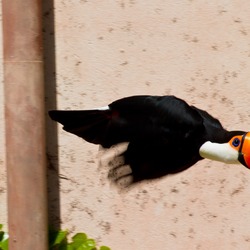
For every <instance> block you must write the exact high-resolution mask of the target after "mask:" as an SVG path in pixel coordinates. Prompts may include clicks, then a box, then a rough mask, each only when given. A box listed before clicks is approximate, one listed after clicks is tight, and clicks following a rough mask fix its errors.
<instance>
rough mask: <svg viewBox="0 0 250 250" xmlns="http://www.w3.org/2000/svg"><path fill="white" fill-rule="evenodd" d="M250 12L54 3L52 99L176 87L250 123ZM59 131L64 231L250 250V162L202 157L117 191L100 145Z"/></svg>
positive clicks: (118, 247)
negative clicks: (100, 161)
mask: <svg viewBox="0 0 250 250" xmlns="http://www.w3.org/2000/svg"><path fill="white" fill-rule="evenodd" d="M249 13H250V4H249V2H248V1H246V0H245V1H241V3H240V4H239V3H238V2H236V1H199V0H193V1H192V0H189V1H188V0H185V1H163V0H156V1H145V0H127V1H126V0H117V1H101V0H92V1H87V0H86V1H80V0H67V1H64V0H56V1H55V32H56V33H55V34H56V78H57V107H58V109H85V108H93V107H99V106H104V105H107V104H108V103H110V102H111V101H113V100H115V99H118V98H121V97H124V96H128V95H135V94H153V95H156V94H157V95H167V94H173V95H176V96H178V97H181V98H183V99H185V100H186V101H188V102H189V103H190V104H193V105H196V106H198V107H200V108H203V109H206V110H207V111H209V112H210V113H211V114H213V115H214V116H216V117H218V118H219V119H220V120H221V122H222V123H223V124H224V126H225V127H226V128H228V129H229V130H230V129H242V130H249V129H250V98H249V93H250V83H249V78H250V15H249ZM0 86H1V85H0ZM49 125H51V126H52V122H49ZM0 126H1V127H0V129H2V123H1V122H0ZM58 131H59V135H58V146H59V148H58V155H59V167H60V174H61V176H63V177H66V178H62V179H61V180H60V181H61V183H60V196H61V197H60V198H61V221H62V228H67V229H69V230H70V231H71V232H72V233H75V232H79V231H84V232H86V233H87V234H88V235H89V236H90V237H93V238H95V239H97V240H98V242H99V243H100V244H106V245H108V246H110V247H111V248H112V250H128V249H136V250H143V249H164V250H169V249H176V250H182V249H202V250H207V249H220V250H228V249H241V250H245V249H250V213H249V211H250V201H249V196H250V171H249V170H247V169H245V168H244V167H242V166H237V165H224V164H221V163H217V162H211V161H208V160H206V161H203V162H200V163H198V164H196V165H195V166H193V167H192V168H190V169H188V170H187V171H185V172H183V173H179V174H176V175H172V176H167V177H165V178H162V179H160V180H155V181H152V182H143V183H141V184H139V185H137V186H136V187H134V188H133V189H131V190H127V191H125V192H120V191H119V190H118V189H117V188H115V187H114V186H112V185H110V183H109V182H108V180H107V178H106V175H107V171H108V169H107V167H103V166H102V167H101V166H100V165H99V164H98V157H97V155H98V146H95V145H90V144H88V143H86V142H84V141H82V140H81V139H79V138H77V137H76V136H73V135H71V134H68V133H66V132H64V131H62V129H61V127H60V126H59V130H58ZM1 147H2V148H1V151H0V153H1V154H2V152H3V151H4V149H3V146H1ZM49 153H50V154H53V152H49ZM52 156H53V155H52ZM1 157H2V155H1ZM2 158H3V157H2ZM2 158H0V166H1V164H2V162H4V160H2ZM2 169H3V168H2V166H1V170H0V171H1V172H0V175H4V172H3V170H2ZM3 183H4V182H2V181H1V183H0V199H1V196H2V195H5V192H1V190H2V189H3V190H4V188H2V187H3V186H4V185H3ZM1 188H2V189H1ZM2 207H3V208H2ZM4 209H6V208H5V206H1V205H0V216H2V214H3V217H4V216H5V215H6V210H4ZM2 211H3V212H2ZM4 211H5V213H4ZM0 222H1V221H0Z"/></svg>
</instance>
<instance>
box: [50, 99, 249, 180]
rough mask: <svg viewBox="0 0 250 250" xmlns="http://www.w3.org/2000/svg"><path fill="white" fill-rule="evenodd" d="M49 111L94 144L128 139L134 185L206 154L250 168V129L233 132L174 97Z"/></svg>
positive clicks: (107, 144)
mask: <svg viewBox="0 0 250 250" xmlns="http://www.w3.org/2000/svg"><path fill="white" fill-rule="evenodd" d="M49 115H50V117H51V118H52V119H53V120H55V121H58V122H59V123H61V124H63V126H64V127H63V129H64V130H66V131H68V132H70V133H73V134H75V135H77V136H80V137H81V138H83V139H84V140H86V141H88V142H90V143H94V144H100V145H102V146H103V147H105V148H109V147H111V146H112V145H115V144H118V143H121V142H128V143H129V144H128V148H127V150H126V151H125V152H124V154H123V156H124V164H126V165H130V168H131V170H132V173H131V176H132V178H133V182H134V183H135V182H138V181H141V180H145V179H153V178H158V177H161V176H164V175H167V174H172V173H177V172H180V171H183V170H185V169H187V168H189V167H191V166H192V165H194V164H195V163H196V162H197V161H199V160H202V159H204V158H208V159H212V160H217V161H221V162H225V163H242V164H243V165H244V166H246V167H247V168H250V132H244V131H230V132H229V131H227V130H226V129H224V128H223V127H222V125H221V123H220V122H219V120H217V119H215V118H214V117H212V116H211V115H209V114H208V113H207V112H206V111H204V110H201V109H198V108H196V107H194V106H189V105H188V104H187V103H186V102H185V101H183V100H181V99H179V98H176V97H174V96H146V95H142V96H131V97H126V98H122V99H120V100H117V101H114V102H112V103H111V104H109V105H108V106H106V107H102V108H99V109H93V110H79V111H59V110H53V111H49Z"/></svg>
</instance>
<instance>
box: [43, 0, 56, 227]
mask: <svg viewBox="0 0 250 250" xmlns="http://www.w3.org/2000/svg"><path fill="white" fill-rule="evenodd" d="M42 8H43V48H44V78H45V79H44V81H45V121H46V145H47V148H46V152H47V183H48V219H49V226H50V227H53V228H54V229H60V222H61V219H60V190H59V165H58V138H57V126H56V123H54V122H52V121H51V120H50V118H49V116H48V112H47V111H48V110H50V109H56V103H57V101H56V74H55V70H56V66H55V63H56V62H55V32H54V31H55V27H54V23H55V22H54V21H55V17H54V1H53V0H44V1H43V6H42Z"/></svg>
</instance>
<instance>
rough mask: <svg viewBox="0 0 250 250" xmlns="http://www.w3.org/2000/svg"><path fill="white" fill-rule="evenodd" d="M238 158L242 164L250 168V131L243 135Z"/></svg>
mask: <svg viewBox="0 0 250 250" xmlns="http://www.w3.org/2000/svg"><path fill="white" fill-rule="evenodd" d="M238 160H239V162H240V163H241V164H243V165H244V166H245V167H247V168H249V169H250V132H248V133H246V134H244V135H243V136H242V141H241V147H240V149H239V158H238Z"/></svg>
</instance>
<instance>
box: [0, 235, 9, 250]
mask: <svg viewBox="0 0 250 250" xmlns="http://www.w3.org/2000/svg"><path fill="white" fill-rule="evenodd" d="M8 242H9V241H8V238H5V239H4V240H3V241H2V242H0V249H1V250H8V245H9V244H8Z"/></svg>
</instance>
